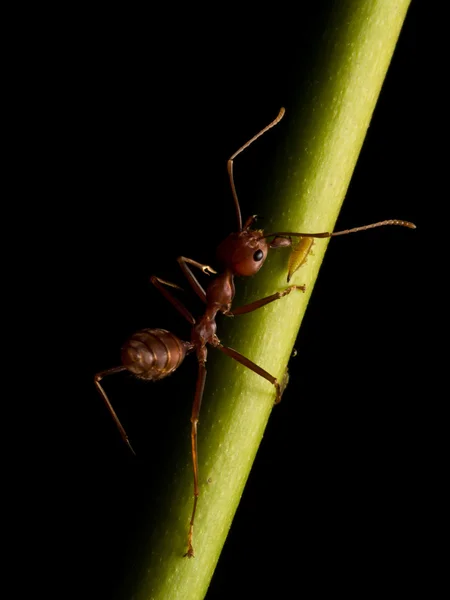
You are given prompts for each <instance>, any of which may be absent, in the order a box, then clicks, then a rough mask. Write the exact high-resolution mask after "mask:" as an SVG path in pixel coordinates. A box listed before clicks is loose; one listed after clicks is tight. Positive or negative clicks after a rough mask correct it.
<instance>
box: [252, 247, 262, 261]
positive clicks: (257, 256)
mask: <svg viewBox="0 0 450 600" xmlns="http://www.w3.org/2000/svg"><path fill="white" fill-rule="evenodd" d="M263 257H264V252H263V251H262V250H257V251H256V252H255V254H254V255H253V260H254V261H256V262H259V261H260V260H262V259H263Z"/></svg>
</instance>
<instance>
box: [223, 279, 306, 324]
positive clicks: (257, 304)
mask: <svg viewBox="0 0 450 600" xmlns="http://www.w3.org/2000/svg"><path fill="white" fill-rule="evenodd" d="M294 290H300V291H301V292H305V291H306V286H305V285H290V286H289V287H287V288H286V289H284V290H283V291H282V292H275V294H272V295H271V296H266V297H265V298H260V299H259V300H255V301H254V302H250V304H244V306H238V307H237V308H233V310H231V311H228V312H225V313H223V314H224V315H226V316H228V317H234V316H237V315H243V314H245V313H249V312H252V311H254V310H257V309H258V308H261V306H265V305H266V304H269V303H270V302H275V300H279V299H280V298H283V296H287V295H288V294H290V293H291V292H293V291H294Z"/></svg>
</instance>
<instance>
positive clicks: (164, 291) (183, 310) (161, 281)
mask: <svg viewBox="0 0 450 600" xmlns="http://www.w3.org/2000/svg"><path fill="white" fill-rule="evenodd" d="M150 281H151V282H152V283H153V285H154V286H155V287H156V288H157V289H158V290H159V291H160V292H161V294H162V295H163V296H164V298H165V299H166V300H168V301H169V302H170V304H171V305H172V306H174V307H175V308H176V309H177V311H178V312H179V313H180V314H181V315H182V316H183V317H184V318H185V319H186V320H187V321H189V323H190V324H191V325H195V319H194V317H193V316H192V315H191V313H190V312H189V311H188V309H187V308H186V307H185V306H184V304H183V303H182V302H180V300H178V298H175V296H173V295H172V294H171V293H170V292H169V290H167V289H166V288H165V287H164V286H165V285H168V286H169V287H173V288H175V289H177V290H183V288H181V287H180V286H179V285H176V284H175V283H170V281H165V280H164V279H161V278H160V277H156V276H155V275H152V276H151V277H150Z"/></svg>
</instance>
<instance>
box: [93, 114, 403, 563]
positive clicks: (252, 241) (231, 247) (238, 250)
mask: <svg viewBox="0 0 450 600" xmlns="http://www.w3.org/2000/svg"><path fill="white" fill-rule="evenodd" d="M284 112H285V111H284V108H282V109H281V110H280V112H279V114H278V116H277V117H276V119H274V120H273V121H272V122H271V123H269V125H267V126H266V127H264V129H262V130H261V131H260V132H259V133H257V134H256V135H255V136H253V137H252V138H251V139H250V140H249V141H248V142H247V143H245V144H244V145H243V146H241V147H240V148H239V149H238V150H237V151H236V152H235V153H234V154H233V155H232V156H231V157H230V158H229V160H228V164H227V168H228V175H229V179H230V185H231V191H232V195H233V200H234V206H235V210H236V218H237V225H238V231H237V232H236V233H231V234H230V235H229V236H228V237H227V238H225V240H223V241H222V242H221V243H220V244H219V246H218V248H217V262H218V265H219V268H220V270H219V271H215V270H214V269H212V268H211V267H210V266H208V265H204V264H201V263H199V262H197V261H195V260H192V259H190V258H186V257H184V256H180V257H179V258H178V259H177V260H178V263H179V265H180V267H181V269H182V271H183V273H184V275H185V277H186V279H187V280H188V282H189V284H190V286H191V287H192V289H193V290H194V292H195V293H196V294H197V296H198V297H199V298H200V300H201V301H202V302H203V303H204V304H205V305H206V308H205V312H204V313H203V315H202V316H201V317H200V318H199V319H195V318H194V317H193V316H192V314H191V313H190V311H189V310H188V309H187V308H186V307H185V306H184V304H183V303H182V302H181V301H180V300H178V298H176V297H175V296H174V295H173V294H172V292H171V291H170V288H175V289H181V288H180V287H179V286H178V285H176V284H174V283H171V282H169V281H165V280H164V279H161V278H160V277H156V276H152V277H151V282H152V283H153V285H154V286H155V287H156V288H157V289H158V290H159V291H160V292H161V293H162V294H163V296H164V297H165V298H166V299H167V300H168V301H169V302H170V303H171V304H172V306H174V307H175V308H176V310H177V311H178V312H179V313H180V314H181V315H182V316H183V317H184V318H185V319H186V320H187V321H188V322H189V323H190V324H191V326H192V331H191V339H190V341H189V342H188V341H184V340H181V339H180V338H179V337H177V336H176V335H175V334H173V333H171V332H169V331H166V330H165V329H143V330H141V331H138V332H137V333H135V334H134V335H132V336H131V338H130V339H129V340H128V341H127V342H126V343H125V345H124V346H123V348H122V354H121V358H122V366H119V367H115V368H112V369H107V370H105V371H101V372H100V373H97V374H96V375H95V378H94V381H95V385H96V387H97V389H98V391H99V393H100V395H101V396H102V398H103V400H104V402H105V404H106V407H107V408H108V410H109V412H110V414H111V416H112V418H113V419H114V422H115V423H116V425H117V428H118V430H119V432H120V435H121V436H122V439H123V440H124V442H125V443H126V444H127V445H128V447H129V448H130V450H131V451H132V452H133V454H134V450H133V448H132V446H131V444H130V441H129V439H128V435H127V433H126V431H125V429H124V428H123V426H122V424H121V422H120V420H119V418H118V417H117V415H116V413H115V411H114V409H113V407H112V405H111V403H110V401H109V399H108V396H107V395H106V393H105V391H104V389H103V387H102V386H101V384H100V381H101V380H102V379H103V378H104V377H105V376H106V375H112V374H114V373H120V372H121V371H125V370H127V371H129V372H130V373H132V374H133V375H135V376H136V377H138V378H140V379H144V380H147V381H157V380H158V379H163V378H164V377H167V376H168V375H170V374H171V373H173V372H174V371H175V370H176V369H177V368H178V367H179V366H180V364H181V363H182V362H183V360H184V358H185V356H186V355H187V354H190V353H192V352H194V351H195V354H196V356H197V361H198V375H197V384H196V389H195V396H194V402H193V405H192V413H191V452H192V466H193V473H194V504H193V508H192V515H191V520H190V525H189V532H188V544H187V546H188V547H187V552H186V554H185V555H184V556H187V557H189V558H191V557H193V556H194V548H193V535H194V520H195V512H196V509H197V502H198V496H199V470H198V453H197V423H198V419H199V413H200V406H201V402H202V397H203V390H204V387H205V380H206V366H205V365H206V359H207V356H208V350H207V345H208V344H210V345H211V346H213V347H214V348H217V349H218V350H220V351H221V352H223V353H224V354H226V355H227V356H230V357H231V358H233V359H234V360H236V361H238V362H239V363H241V364H242V365H244V366H245V367H247V368H248V369H250V370H251V371H253V372H254V373H257V374H258V375H260V376H261V377H263V378H264V379H266V380H267V381H268V382H269V383H271V384H272V385H273V386H274V388H275V404H277V403H278V402H280V400H281V393H282V387H281V385H280V382H279V381H278V379H277V378H276V377H274V376H273V375H271V374H270V373H268V372H267V371H266V370H264V369H263V368H261V367H260V366H258V365H257V364H255V363H254V362H253V361H251V360H250V359H248V358H247V357H245V356H243V355H242V354H240V353H239V352H237V351H236V350H233V348H229V347H228V346H224V345H223V344H222V343H221V342H220V340H219V338H218V337H217V335H216V315H217V314H218V313H222V314H223V315H227V316H237V315H242V314H245V313H249V312H252V311H254V310H257V309H258V308H261V307H262V306H265V305H266V304H269V303H270V302H274V301H275V300H279V299H280V298H283V296H287V295H288V294H290V293H291V292H293V291H294V290H299V291H302V292H304V291H305V286H304V285H290V286H289V287H286V288H285V289H284V290H281V291H279V292H275V293H274V294H272V295H270V296H266V297H265V298H261V299H259V300H255V301H254V302H250V303H249V304H245V305H244V306H240V307H238V308H233V309H232V302H233V298H234V294H235V288H234V277H235V275H238V276H243V277H250V276H251V275H254V274H255V273H257V272H258V271H259V269H260V268H261V267H262V265H263V264H264V261H265V259H266V257H267V254H268V251H269V249H271V248H281V247H285V246H291V245H292V240H291V238H292V237H299V238H328V237H333V236H336V235H344V234H347V233H353V232H356V231H362V230H365V229H371V228H373V227H380V226H382V225H400V226H403V227H409V228H415V225H413V224H412V223H409V222H407V221H398V220H389V221H381V222H379V223H373V224H371V225H366V226H363V227H356V228H354V229H347V230H345V231H339V232H337V231H336V232H332V233H330V232H322V233H297V232H277V233H269V234H265V233H264V231H263V230H262V229H252V225H253V223H254V221H255V219H256V216H251V217H249V218H248V219H247V220H246V221H245V223H244V224H242V217H241V209H240V206H239V200H238V197H237V193H236V187H235V184H234V176H233V161H234V159H235V158H236V157H237V156H238V155H239V154H240V153H241V152H243V151H244V150H245V149H246V148H248V147H249V146H250V145H251V144H252V143H253V142H254V141H255V140H257V139H258V138H259V137H260V136H262V135H263V134H264V133H266V132H267V131H268V130H269V129H271V128H272V127H274V126H275V125H276V124H277V123H279V122H280V120H281V119H282V118H283V115H284ZM268 239H270V240H271V241H268ZM309 247H310V246H308V248H309ZM294 252H295V251H294ZM306 254H307V252H306V253H305V256H304V258H302V259H301V260H299V261H297V264H296V266H295V268H294V269H290V272H289V276H288V280H289V278H290V277H291V275H292V274H293V272H294V271H295V270H297V269H298V268H299V267H300V266H301V264H303V262H304V259H305V258H306ZM191 267H195V268H198V269H200V270H201V271H203V273H205V274H206V275H214V276H215V277H214V279H212V281H211V282H210V283H209V285H208V286H207V287H206V290H205V289H204V288H203V287H202V286H201V284H200V283H199V282H198V280H197V278H196V277H195V275H194V273H193V272H192V270H191Z"/></svg>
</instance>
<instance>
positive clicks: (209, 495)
mask: <svg viewBox="0 0 450 600" xmlns="http://www.w3.org/2000/svg"><path fill="white" fill-rule="evenodd" d="M409 4H410V1H409V0H397V1H396V2H390V1H387V0H366V1H364V2H361V1H360V0H341V1H340V2H338V3H336V5H337V6H336V9H335V11H334V13H333V14H332V16H331V19H330V22H329V26H328V28H327V30H326V31H325V32H324V37H323V40H322V46H321V56H320V66H319V68H318V70H317V72H316V75H315V77H314V81H313V83H312V84H311V85H310V86H309V88H308V90H307V93H306V96H305V97H303V98H302V100H301V102H298V103H297V106H296V107H295V108H293V109H290V113H289V112H288V113H287V114H286V117H285V118H284V120H283V121H282V122H281V123H280V125H278V126H277V129H276V130H275V131H274V132H272V133H270V134H268V135H271V136H276V135H279V136H281V135H284V134H283V133H282V132H283V131H284V132H286V131H287V133H286V143H285V146H284V148H283V149H282V152H280V156H279V160H278V164H277V180H278V181H280V182H283V183H277V184H275V187H276V190H275V193H276V196H274V195H273V194H272V203H271V205H270V206H271V208H270V206H268V207H267V208H266V209H265V212H264V215H265V217H266V219H268V223H267V229H268V230H269V229H270V230H271V231H277V230H279V231H280V230H281V231H283V230H285V231H286V230H287V231H306V232H308V231H331V230H333V227H334V224H335V221H336V219H337V216H338V213H339V210H340V207H341V204H342V202H343V199H344V197H345V194H346V191H347V187H348V185H349V182H350V178H351V175H352V172H353V169H354V167H355V164H356V161H357V158H358V154H359V152H360V149H361V146H362V143H363V140H364V136H365V134H366V131H367V128H368V126H369V123H370V119H371V117H372V113H373V110H374V107H375V103H376V100H377V98H378V95H379V92H380V89H381V86H382V84H383V80H384V78H385V75H386V72H387V69H388V66H389V62H390V60H391V57H392V54H393V51H394V48H395V45H396V42H397V39H398V36H399V33H400V30H401V27H402V24H403V21H404V18H405V16H406V12H407V9H408V6H409ZM275 116H276V115H267V121H269V120H270V119H272V118H274V117H275ZM263 125H264V123H261V126H263ZM244 217H245V215H244ZM326 247H327V240H317V241H316V243H315V245H314V255H311V256H310V257H309V258H308V261H307V263H306V265H305V266H303V267H302V268H301V269H300V270H299V271H298V272H297V273H296V274H295V275H294V276H293V279H292V281H291V283H297V284H302V283H305V284H306V286H307V293H306V294H303V293H301V292H294V293H292V294H290V295H289V296H287V297H285V298H283V299H281V300H279V301H278V302H274V303H273V304H270V305H268V306H266V307H264V308H262V309H260V310H258V311H256V313H252V314H248V315H243V316H241V317H236V318H235V319H234V320H230V321H231V322H230V321H228V320H225V319H221V323H220V325H221V329H220V336H221V338H222V339H223V340H224V342H225V340H226V343H227V345H230V346H231V347H234V348H236V349H238V350H239V351H240V352H242V353H243V354H244V355H245V356H248V357H249V358H250V359H251V360H253V361H254V362H256V363H257V364H258V365H260V366H262V367H263V368H264V369H266V370H267V371H269V372H270V373H272V374H273V375H275V376H276V377H278V378H279V379H280V380H281V379H282V377H283V373H284V372H285V371H286V366H287V363H288V360H289V357H290V354H291V352H292V348H293V345H294V342H295V339H296V337H297V334H298V328H299V326H300V322H301V319H302V316H303V314H304V312H305V309H306V306H307V303H308V299H309V296H310V294H311V291H312V288H313V285H314V282H315V279H316V277H317V274H318V270H319V267H320V264H321V262H322V259H323V256H324V253H325V250H326ZM288 252H289V251H286V250H285V251H283V250H279V251H277V252H273V253H272V254H273V255H272V256H270V257H269V258H268V260H267V262H266V264H265V265H264V267H263V268H262V270H261V272H260V273H259V274H258V275H257V276H256V277H254V278H251V279H250V280H249V281H248V282H247V283H242V282H239V283H238V285H239V286H240V292H239V295H238V298H237V299H236V301H235V306H238V305H239V304H243V303H246V302H249V301H251V300H252V299H256V298H260V297H263V296H266V295H269V294H272V293H273V292H274V291H275V290H281V289H283V288H285V287H286V275H287V258H288V257H287V254H288ZM224 321H227V322H226V323H224ZM213 354H214V356H213ZM210 357H211V360H210V361H209V362H208V377H207V384H206V390H205V396H204V399H203V406H202V412H201V416H200V417H201V418H200V423H199V439H198V450H199V472H200V498H199V503H198V509H197V516H196V523H195V531H194V548H195V552H196V553H195V558H194V559H191V560H189V559H187V558H183V554H184V552H185V551H186V541H187V531H188V524H189V519H190V513H191V510H192V501H193V497H192V488H193V483H192V479H193V477H192V466H191V462H190V460H189V454H188V447H189V446H188V440H186V444H185V446H183V449H182V450H180V452H183V456H182V457H181V458H180V465H181V466H179V467H178V468H177V469H175V471H174V472H173V474H172V478H171V485H170V487H169V489H170V495H169V496H168V497H167V499H166V505H165V511H164V514H161V516H160V519H159V525H158V527H157V530H155V531H154V532H153V537H152V538H151V539H150V541H149V542H148V547H147V548H145V549H143V550H142V561H143V565H144V568H142V569H141V575H137V574H134V577H133V579H134V582H133V585H132V587H133V588H134V595H133V599H134V600H143V599H150V598H151V599H153V600H175V599H177V600H178V599H180V598H183V600H194V599H197V600H200V599H202V598H204V596H205V594H206V591H207V588H208V585H209V582H210V580H211V577H212V575H213V572H214V568H215V566H216V563H217V561H218V559H219V555H220V552H221V549H222V546H223V544H224V542H225V538H226V535H227V532H228V530H229V528H230V525H231V522H232V519H233V516H234V513H235V511H236V508H237V506H238V503H239V499H240V497H241V495H242V492H243V489H244V485H245V482H246V480H247V477H248V475H249V472H250V469H251V466H252V463H253V460H254V458H255V455H256V452H257V450H258V446H259V444H260V441H261V438H262V436H263V433H264V429H265V426H266V424H267V420H268V418H269V415H270V412H271V410H272V406H273V400H274V396H275V394H274V389H273V387H272V386H271V385H270V384H269V383H268V382H267V381H266V380H264V379H262V378H261V377H259V376H257V375H256V374H254V373H252V372H250V371H249V370H248V369H246V368H244V367H243V366H242V365H240V364H238V363H236V362H235V361H233V360H231V359H229V358H228V357H225V356H222V355H220V353H219V352H213V351H211V352H210ZM128 597H131V593H129V594H128Z"/></svg>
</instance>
